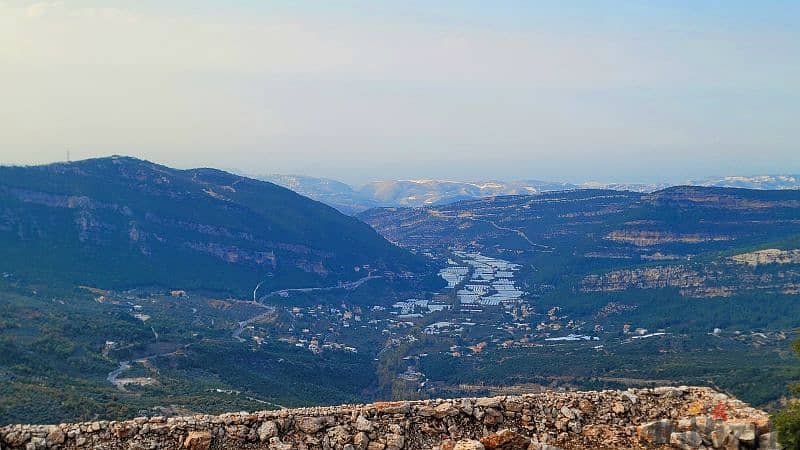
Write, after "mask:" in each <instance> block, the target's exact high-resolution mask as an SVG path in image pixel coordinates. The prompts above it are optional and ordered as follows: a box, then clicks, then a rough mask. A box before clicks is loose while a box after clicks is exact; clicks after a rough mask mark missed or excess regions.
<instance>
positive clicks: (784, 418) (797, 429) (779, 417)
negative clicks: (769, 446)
mask: <svg viewBox="0 0 800 450" xmlns="http://www.w3.org/2000/svg"><path fill="white" fill-rule="evenodd" d="M792 347H793V349H794V351H795V353H797V354H800V339H798V340H796V341H794V344H793V346H792ZM790 389H791V391H792V393H794V394H795V395H797V394H800V383H795V384H793V385H792V386H790ZM775 430H776V431H777V432H778V440H779V441H780V443H781V445H782V446H783V448H784V449H786V450H799V449H800V400H798V399H796V398H795V399H791V400H789V402H788V403H787V404H786V406H785V407H784V408H783V409H782V410H781V411H779V412H778V413H776V414H775Z"/></svg>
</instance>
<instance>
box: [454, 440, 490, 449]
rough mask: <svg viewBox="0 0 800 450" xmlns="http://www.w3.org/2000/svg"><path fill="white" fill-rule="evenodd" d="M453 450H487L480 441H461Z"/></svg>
mask: <svg viewBox="0 0 800 450" xmlns="http://www.w3.org/2000/svg"><path fill="white" fill-rule="evenodd" d="M453 450H485V447H484V446H483V444H481V442H480V441H473V440H461V441H458V442H456V445H455V446H453Z"/></svg>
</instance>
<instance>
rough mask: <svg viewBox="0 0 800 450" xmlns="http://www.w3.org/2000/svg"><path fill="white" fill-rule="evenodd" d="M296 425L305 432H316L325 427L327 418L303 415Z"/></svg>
mask: <svg viewBox="0 0 800 450" xmlns="http://www.w3.org/2000/svg"><path fill="white" fill-rule="evenodd" d="M296 426H297V429H298V430H300V431H302V432H303V433H308V434H314V433H316V432H317V431H319V430H321V429H323V428H324V427H325V420H324V419H323V418H322V417H303V418H301V419H300V420H298V421H297V424H296Z"/></svg>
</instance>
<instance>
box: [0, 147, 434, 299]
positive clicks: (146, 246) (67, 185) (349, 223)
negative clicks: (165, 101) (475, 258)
mask: <svg viewBox="0 0 800 450" xmlns="http://www.w3.org/2000/svg"><path fill="white" fill-rule="evenodd" d="M0 245H2V247H3V249H4V255H3V258H2V260H0V271H4V272H9V273H14V274H16V275H18V276H25V277H29V278H31V279H39V280H47V281H49V282H55V281H65V282H67V283H72V284H85V285H90V286H100V287H103V288H121V287H136V286H143V285H157V286H171V287H175V288H181V289H189V288H191V289H206V290H210V291H220V292H233V293H246V292H252V290H253V288H254V286H256V284H258V283H263V285H262V288H263V289H265V290H267V289H278V288H291V287H307V286H327V285H336V284H338V283H340V282H345V281H352V280H356V279H358V278H360V277H363V276H364V272H362V271H360V270H361V269H362V268H367V269H370V270H372V271H379V272H381V273H383V272H390V273H393V274H397V275H399V274H401V273H406V272H408V273H413V272H415V271H416V272H419V271H422V270H424V269H425V262H424V261H422V260H421V259H420V258H418V257H416V256H414V255H412V254H410V253H408V252H406V251H405V250H401V249H399V248H397V247H395V246H394V245H392V244H390V243H389V242H387V241H386V240H385V239H383V238H382V237H380V236H379V235H377V234H376V233H375V232H374V231H373V230H372V229H371V228H370V227H369V226H367V225H366V224H364V223H362V222H360V221H359V220H357V219H354V218H352V217H349V216H345V215H343V214H341V213H339V212H338V211H336V210H335V209H333V208H331V207H329V206H326V205H324V204H322V203H319V202H316V201H313V200H310V199H308V198H305V197H302V196H300V195H298V194H296V193H294V192H292V191H290V190H288V189H285V188H282V187H279V186H277V185H274V184H271V183H267V182H264V181H258V180H253V179H249V178H244V177H241V176H236V175H232V174H230V173H226V172H223V171H220V170H215V169H192V170H177V169H171V168H169V167H165V166H162V165H158V164H154V163H151V162H147V161H142V160H137V159H133V158H127V157H110V158H100V159H91V160H85V161H79V162H74V163H59V164H51V165H45V166H33V167H0ZM30 261H36V264H30Z"/></svg>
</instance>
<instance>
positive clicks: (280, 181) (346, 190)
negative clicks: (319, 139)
mask: <svg viewBox="0 0 800 450" xmlns="http://www.w3.org/2000/svg"><path fill="white" fill-rule="evenodd" d="M258 178H259V179H261V180H265V181H269V182H270V183H274V184H277V185H279V186H283V187H285V188H287V189H291V190H293V191H295V192H297V193H298V194H301V195H305V196H306V197H310V198H313V199H314V200H317V201H320V202H323V203H325V204H327V205H330V206H333V207H334V208H336V209H338V210H339V211H341V212H343V213H345V214H355V213H357V212H359V211H364V210H366V209H369V208H374V207H376V206H381V203H379V202H378V201H377V200H376V199H374V198H371V197H369V196H367V195H364V194H362V193H360V192H358V191H356V190H354V189H353V188H352V187H351V186H350V185H347V184H345V183H342V182H341V181H336V180H331V179H329V178H314V177H308V176H303V175H276V174H273V175H263V176H259V177H258Z"/></svg>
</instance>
